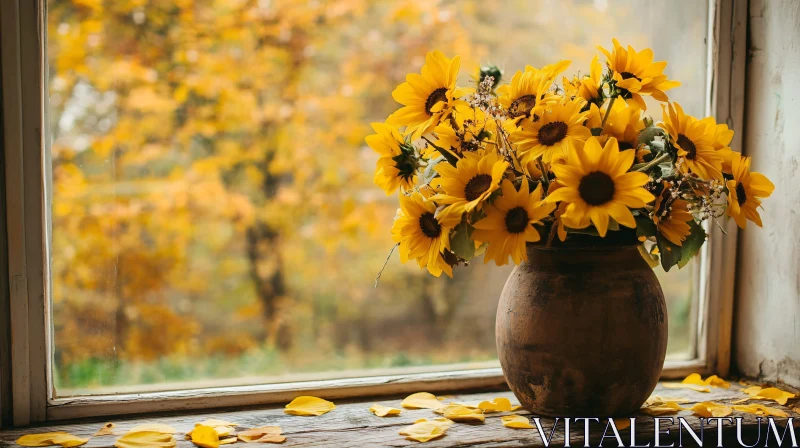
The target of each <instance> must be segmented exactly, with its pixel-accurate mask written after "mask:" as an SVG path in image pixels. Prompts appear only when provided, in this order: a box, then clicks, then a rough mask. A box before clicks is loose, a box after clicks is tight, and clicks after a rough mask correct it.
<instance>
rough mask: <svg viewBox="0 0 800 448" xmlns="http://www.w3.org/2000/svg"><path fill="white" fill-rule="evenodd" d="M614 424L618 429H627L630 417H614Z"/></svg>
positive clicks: (629, 424) (629, 425)
mask: <svg viewBox="0 0 800 448" xmlns="http://www.w3.org/2000/svg"><path fill="white" fill-rule="evenodd" d="M614 426H616V427H617V430H618V431H622V430H623V429H628V428H630V427H631V419H630V418H615V419H614Z"/></svg>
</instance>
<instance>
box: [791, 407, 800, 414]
mask: <svg viewBox="0 0 800 448" xmlns="http://www.w3.org/2000/svg"><path fill="white" fill-rule="evenodd" d="M792 411H794V413H795V414H800V407H797V408H792Z"/></svg>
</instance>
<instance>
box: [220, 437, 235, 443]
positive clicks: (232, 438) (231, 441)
mask: <svg viewBox="0 0 800 448" xmlns="http://www.w3.org/2000/svg"><path fill="white" fill-rule="evenodd" d="M238 441H239V439H238V438H236V437H228V438H227V439H222V440H220V441H219V444H220V445H230V444H231V443H236V442H238Z"/></svg>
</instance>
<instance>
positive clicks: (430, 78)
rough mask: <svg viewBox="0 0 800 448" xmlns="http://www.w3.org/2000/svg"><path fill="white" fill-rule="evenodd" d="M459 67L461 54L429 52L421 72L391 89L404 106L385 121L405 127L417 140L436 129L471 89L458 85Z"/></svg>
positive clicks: (409, 76) (407, 77)
mask: <svg viewBox="0 0 800 448" xmlns="http://www.w3.org/2000/svg"><path fill="white" fill-rule="evenodd" d="M460 67H461V58H460V57H459V56H456V57H454V58H453V59H448V58H446V57H445V56H444V55H443V54H442V53H441V52H439V51H432V52H430V53H428V54H427V55H426V56H425V65H424V66H423V67H422V74H418V73H410V74H408V75H407V76H406V82H404V83H402V84H400V85H399V86H397V88H396V89H394V91H393V92H392V97H393V98H394V99H395V101H397V102H398V103H400V104H402V105H403V106H404V107H401V108H400V109H398V110H397V111H396V112H394V113H393V114H392V115H390V116H389V118H388V119H387V120H386V121H387V122H388V123H389V124H392V125H395V126H406V130H405V132H406V133H412V135H413V138H414V139H417V138H419V137H420V136H421V135H423V134H427V133H428V132H431V131H433V128H435V127H436V125H437V124H439V123H440V122H441V121H442V120H443V119H445V118H447V117H448V116H449V115H450V113H451V112H452V111H453V109H454V108H455V106H456V105H458V104H462V103H463V101H460V100H459V98H460V97H462V96H464V95H465V94H466V93H467V92H468V91H469V89H464V88H458V87H456V78H458V70H459V68H460Z"/></svg>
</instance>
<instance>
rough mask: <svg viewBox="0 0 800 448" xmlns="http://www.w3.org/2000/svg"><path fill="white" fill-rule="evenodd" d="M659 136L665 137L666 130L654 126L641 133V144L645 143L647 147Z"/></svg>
mask: <svg viewBox="0 0 800 448" xmlns="http://www.w3.org/2000/svg"><path fill="white" fill-rule="evenodd" d="M657 135H664V130H663V129H661V128H660V127H658V126H653V125H652V124H651V125H650V126H648V127H646V128H644V129H642V131H641V132H639V140H638V141H639V143H643V144H645V145H649V144H650V142H652V141H653V140H655V138H656V136H657Z"/></svg>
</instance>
